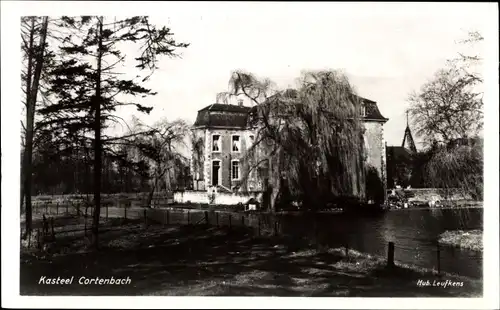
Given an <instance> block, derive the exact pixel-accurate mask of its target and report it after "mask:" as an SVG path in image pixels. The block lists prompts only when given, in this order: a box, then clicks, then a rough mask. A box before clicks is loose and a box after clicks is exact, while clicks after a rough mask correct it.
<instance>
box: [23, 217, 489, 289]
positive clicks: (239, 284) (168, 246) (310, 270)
mask: <svg viewBox="0 0 500 310" xmlns="http://www.w3.org/2000/svg"><path fill="white" fill-rule="evenodd" d="M119 228H120V229H119V230H117V229H114V230H112V231H108V232H103V233H102V234H101V236H100V242H101V250H100V251H99V252H89V251H87V250H86V244H85V242H84V241H83V240H81V241H74V240H73V241H71V242H64V241H65V237H64V236H63V235H61V236H59V237H58V245H57V246H55V247H51V253H50V254H49V255H46V256H45V257H44V258H40V257H37V256H36V255H34V253H33V252H31V251H27V250H26V249H21V270H20V276H21V277H20V286H21V287H20V291H21V294H22V295H163V296H165V295H167V296H180V295H191V296H192V295H199V296H338V297H343V296H359V297H370V296H373V297H375V296H378V297H427V296H435V297H451V296H467V297H474V296H480V295H481V294H482V293H481V292H482V281H480V280H472V279H469V278H464V277H459V276H456V275H442V276H437V275H436V274H435V272H433V271H432V270H426V269H419V268H415V267H412V266H408V265H397V266H396V268H394V269H387V268H385V261H384V259H383V258H378V257H374V256H370V255H366V254H362V253H359V252H357V251H353V250H349V251H348V253H347V255H346V253H345V249H317V248H316V247H315V246H312V245H309V244H308V243H307V242H306V241H305V240H297V239H291V238H287V237H257V236H255V235H254V234H253V233H251V232H250V231H248V230H246V229H236V228H233V229H228V228H213V227H212V228H211V227H208V226H204V225H198V226H169V227H162V226H159V225H152V226H149V227H148V228H144V225H142V224H140V223H137V222H130V223H127V224H122V225H121V226H120V227H119ZM73 237H74V236H73ZM82 239H83V238H82ZM44 276H45V277H46V278H53V277H55V278H57V277H61V278H63V277H68V278H71V277H75V280H74V283H73V284H70V285H62V286H61V285H42V284H39V282H40V278H41V277H44ZM82 276H83V277H86V278H93V277H100V278H110V277H111V276H112V277H114V278H127V277H129V278H130V279H131V283H130V284H128V285H104V286H102V285H84V284H78V283H77V282H78V280H79V279H80V278H81V277H82ZM419 280H422V281H423V282H422V281H421V282H419ZM427 280H429V281H428V282H427ZM446 280H449V281H450V282H449V283H455V284H456V283H459V284H463V285H462V286H450V285H451V284H448V285H447V287H446V288H443V287H436V286H432V284H435V283H444V281H446ZM419 283H420V285H419ZM422 283H431V285H429V286H426V285H422ZM447 283H448V282H447Z"/></svg>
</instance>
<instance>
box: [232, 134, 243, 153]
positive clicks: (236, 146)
mask: <svg viewBox="0 0 500 310" xmlns="http://www.w3.org/2000/svg"><path fill="white" fill-rule="evenodd" d="M231 145H232V151H233V152H239V151H240V149H241V143H240V136H237V135H234V136H232V143H231Z"/></svg>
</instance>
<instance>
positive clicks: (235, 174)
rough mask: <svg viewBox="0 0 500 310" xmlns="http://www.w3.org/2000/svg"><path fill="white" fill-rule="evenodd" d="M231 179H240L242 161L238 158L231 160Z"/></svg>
mask: <svg viewBox="0 0 500 310" xmlns="http://www.w3.org/2000/svg"><path fill="white" fill-rule="evenodd" d="M231 179H232V180H239V179H240V162H239V161H237V160H233V161H232V162H231Z"/></svg>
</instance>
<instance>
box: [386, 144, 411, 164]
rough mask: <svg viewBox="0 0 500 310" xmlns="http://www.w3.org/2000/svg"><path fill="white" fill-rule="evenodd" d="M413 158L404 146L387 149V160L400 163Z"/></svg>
mask: <svg viewBox="0 0 500 310" xmlns="http://www.w3.org/2000/svg"><path fill="white" fill-rule="evenodd" d="M410 158H411V153H410V152H409V151H408V150H407V149H406V148H404V147H403V146H388V147H387V160H388V161H400V160H408V159H410Z"/></svg>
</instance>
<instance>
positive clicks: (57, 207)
mask: <svg viewBox="0 0 500 310" xmlns="http://www.w3.org/2000/svg"><path fill="white" fill-rule="evenodd" d="M56 215H59V202H58V203H57V204H56Z"/></svg>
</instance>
